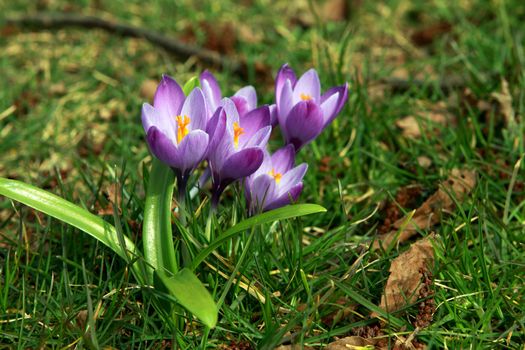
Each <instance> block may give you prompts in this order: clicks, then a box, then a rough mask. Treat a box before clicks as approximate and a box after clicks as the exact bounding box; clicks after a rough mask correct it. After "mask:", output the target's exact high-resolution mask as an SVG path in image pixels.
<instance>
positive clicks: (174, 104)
mask: <svg viewBox="0 0 525 350" xmlns="http://www.w3.org/2000/svg"><path fill="white" fill-rule="evenodd" d="M184 98H185V96H184V92H182V88H181V87H180V85H179V84H178V83H177V82H176V81H175V79H173V78H171V77H170V76H167V75H163V76H162V80H161V81H160V84H159V86H158V87H157V91H155V96H154V97H153V107H155V109H156V110H158V111H159V112H160V114H161V116H162V117H163V118H175V117H176V116H177V115H179V112H180V110H181V108H182V103H183V102H184Z"/></svg>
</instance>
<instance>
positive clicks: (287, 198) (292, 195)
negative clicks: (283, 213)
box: [264, 182, 303, 211]
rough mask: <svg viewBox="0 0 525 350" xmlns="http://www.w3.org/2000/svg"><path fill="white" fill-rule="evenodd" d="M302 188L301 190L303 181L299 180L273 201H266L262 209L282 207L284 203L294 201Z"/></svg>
mask: <svg viewBox="0 0 525 350" xmlns="http://www.w3.org/2000/svg"><path fill="white" fill-rule="evenodd" d="M302 190H303V183H302V182H300V183H298V184H297V185H295V186H293V187H292V188H290V189H289V190H288V191H286V192H285V193H284V194H282V195H280V196H279V197H277V198H275V199H274V200H273V201H271V202H267V203H266V204H265V206H264V210H265V211H267V210H272V209H277V208H280V207H284V206H285V205H288V204H290V202H291V201H292V202H296V201H297V199H298V198H299V195H300V194H301V191H302Z"/></svg>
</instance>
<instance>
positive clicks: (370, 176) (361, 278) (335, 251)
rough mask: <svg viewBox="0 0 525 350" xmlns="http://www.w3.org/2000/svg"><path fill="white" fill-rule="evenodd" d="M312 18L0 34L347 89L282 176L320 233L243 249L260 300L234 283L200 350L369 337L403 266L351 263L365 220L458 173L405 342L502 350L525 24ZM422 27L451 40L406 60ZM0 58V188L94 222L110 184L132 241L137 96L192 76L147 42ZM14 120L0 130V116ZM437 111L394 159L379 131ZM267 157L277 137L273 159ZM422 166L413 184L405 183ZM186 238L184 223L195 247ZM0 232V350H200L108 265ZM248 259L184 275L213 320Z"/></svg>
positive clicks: (100, 7)
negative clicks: (430, 313) (311, 78)
mask: <svg viewBox="0 0 525 350" xmlns="http://www.w3.org/2000/svg"><path fill="white" fill-rule="evenodd" d="M323 4H324V3H323V2H319V3H315V4H314V5H312V4H309V3H307V2H293V3H292V4H290V3H289V2H286V1H282V2H277V3H273V2H270V1H263V0H258V1H257V0H254V1H242V2H240V3H234V2H230V1H220V2H219V1H202V2H190V1H178V2H171V1H157V2H154V3H150V4H145V3H144V2H139V1H111V2H109V1H87V0H86V1H76V2H74V3H68V2H66V1H54V0H41V1H7V0H0V8H2V9H4V11H2V13H3V15H2V16H4V15H6V16H7V15H20V14H24V13H34V12H36V11H67V12H75V13H76V12H80V13H84V14H91V15H96V16H100V17H103V18H106V19H114V20H118V21H121V22H126V23H130V24H133V25H137V26H141V27H145V28H149V29H153V30H157V31H159V32H162V33H163V34H165V35H167V36H170V37H173V38H182V39H184V40H187V41H190V42H193V43H196V44H198V45H203V46H213V45H214V44H220V45H222V46H225V48H224V49H223V50H224V51H227V52H228V51H233V52H235V53H237V54H239V55H243V56H244V57H245V58H246V59H247V60H248V62H258V63H263V64H265V65H266V66H267V67H268V68H267V69H268V72H269V74H270V75H271V76H273V75H274V74H275V73H276V71H277V69H278V68H279V67H280V65H281V64H282V63H284V62H288V63H289V64H290V65H291V66H292V67H294V68H295V69H296V71H297V72H303V71H304V70H306V69H308V68H310V67H315V68H316V69H317V70H318V71H319V73H320V76H321V81H322V85H323V87H324V88H325V89H326V88H328V87H329V86H332V85H335V84H341V83H343V82H344V81H348V82H349V84H350V95H349V102H348V104H347V106H346V107H345V109H344V110H343V112H342V113H341V115H340V116H339V117H338V119H337V120H336V121H335V122H334V124H333V125H332V126H330V127H329V128H327V130H325V132H324V133H323V134H322V135H321V136H320V137H319V138H318V140H316V142H315V143H314V144H313V145H311V146H308V147H306V148H305V149H304V150H303V151H301V153H300V155H299V159H298V162H301V161H307V162H308V163H309V167H310V170H309V172H308V174H307V176H306V179H305V190H304V192H303V195H302V197H301V201H302V202H312V203H318V204H321V205H323V206H325V207H326V208H327V209H328V212H327V213H326V214H323V215H316V216H315V217H307V218H304V219H301V220H295V221H290V222H283V223H279V224H275V225H272V226H271V227H265V228H264V229H261V232H260V233H259V234H258V235H257V236H255V238H254V242H253V244H252V245H251V246H250V248H249V249H250V251H249V255H248V256H250V257H251V258H250V259H248V260H247V261H245V262H244V263H243V264H242V265H241V266H239V268H240V273H241V274H242V275H243V276H244V277H243V278H244V281H245V282H247V283H251V284H253V285H254V286H255V287H256V288H257V290H258V292H259V293H260V294H259V295H260V296H259V298H256V297H254V296H253V295H250V294H249V293H247V292H246V291H245V290H244V289H243V288H242V287H241V286H240V285H239V284H238V283H237V282H235V283H234V284H233V287H232V288H231V289H230V290H229V291H228V292H227V293H226V294H224V304H223V306H222V309H221V315H220V321H219V325H218V327H217V328H216V329H214V330H212V331H211V333H210V334H209V337H208V340H207V346H208V347H217V346H220V344H231V342H232V341H233V342H238V341H243V342H248V343H250V344H258V346H259V347H260V348H263V347H266V348H272V347H273V346H276V345H278V344H281V343H285V342H287V341H290V339H292V338H293V340H294V341H295V342H299V343H307V344H309V345H313V346H317V345H323V344H327V343H329V342H331V341H333V340H334V337H342V336H345V335H350V334H352V332H355V330H356V329H357V328H358V327H362V326H366V325H370V324H373V323H374V322H375V321H374V320H370V319H369V317H368V315H369V314H370V311H371V310H373V309H374V305H376V304H378V303H379V300H380V297H381V293H382V291H383V288H384V285H385V283H386V279H387V278H388V269H389V266H390V262H391V261H392V259H393V258H395V257H396V256H397V255H398V254H399V252H401V251H403V250H404V249H405V246H406V244H405V245H401V246H400V247H398V248H396V249H394V250H392V251H390V252H372V251H369V250H368V249H367V246H368V242H369V241H370V240H371V239H372V238H374V237H375V236H376V234H377V231H378V229H379V228H380V227H381V225H382V223H383V221H384V219H385V216H386V213H385V211H384V210H382V209H381V208H382V205H384V203H385V202H388V201H392V200H393V199H394V198H395V195H396V193H398V192H399V191H400V189H401V188H402V187H404V186H407V185H418V186H421V194H420V195H419V196H418V197H417V198H415V199H414V200H415V203H413V204H412V207H410V208H405V209H406V210H410V209H413V208H416V207H417V205H418V204H419V203H421V202H422V200H424V198H426V197H428V196H429V195H430V194H431V193H433V192H434V191H435V189H436V188H437V186H438V183H439V181H440V180H443V179H445V178H446V176H447V174H448V172H449V171H450V170H451V169H454V168H458V167H467V168H470V169H474V170H475V171H476V173H477V179H478V183H477V185H476V187H475V189H474V190H473V191H472V193H471V194H470V196H469V197H468V199H467V200H465V201H463V202H462V203H458V204H459V205H458V207H457V208H456V210H454V211H453V212H451V213H449V215H446V216H444V217H443V220H442V222H441V224H440V225H439V226H438V227H436V228H435V231H436V232H437V233H439V235H440V237H441V244H440V245H438V246H437V247H436V257H437V258H436V264H435V268H434V271H433V273H434V278H435V285H434V288H435V297H434V299H435V303H436V305H437V310H436V311H435V314H434V321H433V322H432V323H431V325H430V326H429V327H427V328H426V329H424V330H422V331H421V332H420V333H419V334H418V335H417V339H418V340H419V341H420V342H421V343H425V344H428V345H429V346H430V347H434V348H441V347H445V346H448V348H462V347H467V346H472V347H473V348H491V349H492V348H520V346H522V345H521V344H522V343H523V342H525V336H524V332H525V328H524V322H525V312H524V311H525V310H524V309H525V301H524V300H523V295H524V277H523V276H525V251H524V249H523V248H524V243H525V239H524V233H525V232H524V229H523V225H524V223H525V209H524V206H523V204H524V203H525V201H524V194H525V193H524V190H523V182H521V179H522V176H523V175H522V174H523V170H521V169H518V181H517V185H516V186H514V187H513V188H510V187H509V186H510V182H511V177H512V176H511V175H512V171H513V168H514V165H515V164H516V162H517V161H518V159H519V158H520V157H521V156H522V155H523V154H524V152H525V150H524V137H523V132H524V128H523V119H522V116H523V113H524V109H525V108H524V103H525V81H524V79H525V74H524V73H525V71H524V67H525V55H524V45H523V43H524V37H525V27H524V26H523V23H524V19H525V5H524V4H523V3H522V2H521V1H518V0H515V1H428V2H427V1H412V2H410V1H401V0H398V1H387V2H381V3H379V2H363V3H360V2H359V1H350V2H348V4H349V5H348V9H347V16H346V18H344V19H341V20H334V19H330V18H327V14H326V13H327V11H326V7H325V5H323ZM323 9H324V10H323ZM437 23H447V24H449V26H450V27H449V29H448V30H445V31H444V32H443V33H438V34H434V35H433V36H432V35H431V40H430V42H428V43H425V45H423V43H422V42H421V40H420V41H418V37H417V34H418V33H419V35H422V34H421V33H422V31H423V32H424V31H425V30H427V31H428V28H432V27H433V26H434V27H435V26H436V24H437ZM210 28H211V29H210ZM214 31H217V32H227V33H228V32H231V33H233V34H230V35H229V36H228V37H230V38H231V37H234V40H233V41H232V43H228V42H227V40H226V39H223V38H222V37H220V36H219V37H218V38H216V39H215V41H216V42H214V41H213V40H211V39H210V36H211V34H212V33H213V32H214ZM414 35H415V36H414ZM0 48H1V51H0V72H1V78H2V79H0V116H1V117H0V155H1V156H0V175H1V176H4V177H10V178H16V179H19V180H23V181H27V182H30V183H32V184H35V185H37V186H40V187H43V188H46V189H49V190H51V191H52V192H54V193H56V194H59V195H61V196H63V197H65V198H67V199H69V200H72V201H74V202H76V203H81V204H82V205H83V206H84V207H86V208H88V209H89V210H91V211H93V212H103V209H104V208H107V206H108V203H109V198H108V197H110V196H112V194H113V195H114V191H112V184H114V183H118V184H119V188H120V190H118V191H117V192H119V194H121V197H122V201H121V205H120V207H121V213H122V217H123V218H126V220H124V221H123V230H124V232H125V233H127V234H129V235H130V236H131V237H133V239H135V240H140V222H141V220H142V216H141V215H142V214H141V213H142V207H143V198H144V181H146V180H143V175H144V169H145V168H147V166H148V165H149V163H150V161H151V156H150V155H149V152H148V149H147V146H146V143H145V142H144V135H143V130H142V127H141V125H140V118H139V116H140V106H141V104H142V102H144V101H146V100H147V98H148V97H147V96H148V91H147V89H146V88H145V86H146V85H147V84H145V82H146V81H148V80H151V79H154V80H158V79H159V77H160V75H161V74H162V73H168V74H170V75H172V76H174V77H176V79H177V80H178V81H185V80H186V79H188V78H190V77H191V76H194V75H196V74H198V73H199V72H200V71H201V70H202V69H203V67H201V66H199V65H198V63H197V61H196V60H194V59H189V60H185V61H181V60H177V59H176V58H174V57H172V56H170V55H169V54H167V53H165V52H164V51H163V50H161V49H158V48H156V47H154V46H152V45H151V44H149V43H148V42H146V41H144V40H141V39H129V38H124V39H123V38H121V37H119V36H116V35H114V34H108V33H105V32H102V31H99V30H84V29H83V30H80V29H71V28H68V29H61V30H55V31H29V30H28V31H19V30H13V29H12V28H8V27H4V28H3V29H2V31H1V34H0ZM214 73H216V74H217V77H218V79H219V81H220V83H221V85H222V88H223V92H224V93H225V94H228V93H233V92H234V91H236V90H237V89H238V88H239V87H241V86H243V85H245V84H247V83H249V84H257V85H256V87H257V91H258V93H259V98H260V102H266V103H269V102H271V101H272V99H273V95H272V93H273V85H272V84H273V82H272V81H269V82H268V81H262V82H260V81H259V82H258V81H256V80H255V77H254V75H253V74H252V78H251V79H250V80H249V81H243V80H241V79H239V78H238V77H237V76H235V75H232V74H230V73H229V72H227V71H224V72H215V71H214ZM391 78H398V79H402V80H406V81H409V82H410V81H412V79H417V80H418V81H420V84H418V85H415V84H413V85H410V87H409V89H408V90H406V91H403V92H399V91H392V90H391V89H390V88H389V87H388V85H387V84H386V83H385V79H391ZM458 79H459V80H460V81H461V83H462V85H463V86H462V87H460V88H458V89H455V90H453V91H452V92H451V93H446V92H445V91H443V89H440V87H439V84H440V82H444V83H447V82H451V81H455V80H458ZM502 79H504V80H506V81H507V82H508V84H509V90H510V95H511V96H512V106H513V108H514V110H515V111H516V115H517V124H516V125H515V126H514V127H512V128H509V127H507V126H506V124H505V121H504V117H503V114H502V110H501V108H500V106H499V105H498V104H497V103H496V102H495V100H494V97H493V93H498V92H501V89H502ZM467 89H468V91H469V92H466V90H467ZM480 101H481V102H483V103H485V105H486V104H488V105H489V106H490V108H488V110H487V108H485V107H483V103H480ZM11 106H15V107H16V111H14V112H12V113H8V112H5V113H2V112H3V111H7V110H8V109H9V108H11ZM436 108H439V109H440V110H446V111H447V115H448V116H449V117H450V120H449V121H448V122H447V123H446V124H445V125H440V124H435V125H433V126H432V128H429V131H428V132H425V133H424V134H423V136H422V137H420V138H412V137H405V136H403V134H402V132H401V131H400V130H399V128H398V127H397V126H396V121H398V120H399V119H400V118H402V117H405V116H407V115H414V114H417V113H428V112H429V111H432V110H435V109H436ZM280 144H281V140H280V138H279V136H278V135H276V136H275V137H274V138H273V139H272V141H271V146H272V148H273V149H275V148H277V147H279V145H280ZM423 156H424V157H427V158H429V159H430V161H431V164H430V165H429V166H422V165H421V164H420V161H418V157H423ZM420 159H421V158H420ZM145 166H146V167H145ZM519 184H521V185H519ZM518 185H519V186H518ZM509 188H510V189H509ZM108 193H109V194H108ZM229 194H230V195H227V196H225V200H224V203H223V207H222V209H221V210H222V213H223V214H222V216H221V217H222V219H221V220H222V221H221V222H220V223H219V224H220V225H222V227H229V226H231V224H232V223H234V222H235V221H238V220H239V218H240V217H241V216H242V215H244V214H243V210H242V204H241V203H238V199H237V198H236V197H235V196H234V195H233V194H234V191H231V190H230V191H229ZM205 196H206V193H203V194H202V195H201V197H200V198H198V199H197V202H196V203H194V204H195V205H198V203H199V201H200V200H203V199H204V198H205ZM378 207H379V208H380V209H379V210H377V211H376V209H377V208H378ZM405 209H403V210H405ZM505 209H507V211H508V212H509V213H510V214H509V215H508V216H505V215H504V213H505V212H506V211H505ZM109 217H110V216H109ZM363 219H365V220H363ZM202 222H203V219H202V218H201V217H198V218H196V219H195V223H194V224H193V225H194V227H193V230H195V232H200V231H199V230H201V228H200V227H201V226H200V225H201V224H202ZM0 232H1V234H2V235H1V236H0V344H3V345H0V348H2V347H5V348H12V347H14V348H17V347H18V348H24V349H25V348H67V346H68V345H69V346H70V347H71V348H74V347H75V346H77V347H80V348H81V347H88V348H97V347H105V346H110V347H113V348H117V349H125V348H137V349H138V348H140V349H159V348H164V347H169V346H170V344H172V341H173V340H174V339H176V341H177V342H178V343H179V344H180V345H181V346H182V347H187V348H196V347H198V346H201V343H204V342H205V341H204V340H203V338H202V329H201V328H200V327H199V326H198V325H196V324H192V323H188V326H187V328H186V331H185V332H184V333H183V334H173V333H172V332H171V330H170V329H169V328H168V327H167V326H166V325H165V324H163V323H162V322H161V320H160V318H159V317H158V315H156V314H155V313H154V312H153V309H152V306H151V305H150V300H151V292H150V291H147V290H146V291H144V290H141V289H139V288H136V286H135V285H134V281H133V280H131V279H130V277H129V275H128V270H127V269H126V266H125V264H123V262H122V261H120V260H118V259H114V256H113V255H112V254H110V252H109V251H108V250H107V249H105V248H104V247H101V246H99V245H98V244H97V243H96V242H94V241H93V240H92V239H90V238H89V237H86V236H85V235H84V234H82V233H80V232H78V231H76V230H74V229H72V228H70V227H68V226H66V225H63V224H61V223H59V222H57V221H56V220H53V219H50V218H48V217H45V216H42V215H40V214H37V213H34V212H33V211H32V210H30V209H28V208H25V207H23V206H20V205H18V204H17V203H12V202H10V201H8V200H5V199H2V200H1V201H0ZM421 233H422V234H423V235H426V234H428V233H429V232H421ZM246 240H247V236H244V237H240V238H239V239H237V240H235V241H233V242H231V244H229V245H228V246H227V247H223V249H221V251H220V254H221V255H222V256H223V257H225V258H226V260H225V261H223V262H220V261H216V260H214V259H210V260H209V261H208V262H209V264H210V265H209V266H207V267H203V268H202V270H201V271H199V274H200V275H199V277H200V278H201V280H202V281H204V282H206V283H207V285H208V287H209V289H210V290H211V291H213V292H214V295H215V298H216V300H218V299H219V298H220V297H221V295H222V292H223V291H224V287H225V285H226V282H227V278H229V277H230V276H231V275H232V271H233V269H234V267H235V264H236V262H237V261H238V258H239V253H238V252H240V251H242V250H243V247H245V245H246ZM301 242H302V243H303V244H301ZM221 274H222V275H221ZM223 276H226V278H224V277H223ZM233 277H237V276H233ZM261 296H263V297H264V299H265V302H262V301H261V300H262V298H261ZM341 303H342V304H343V305H340V304H341ZM343 307H349V308H351V309H352V310H353V312H352V313H351V314H350V315H348V316H347V317H345V318H344V319H343V320H341V321H339V322H334V323H331V322H328V323H327V322H325V321H323V319H325V317H326V316H327V315H330V314H331V313H333V312H334V311H337V310H339V309H341V308H343ZM416 313H417V307H415V308H411V309H409V310H408V311H407V312H403V313H400V314H396V315H392V316H393V317H398V318H399V319H400V321H401V324H402V326H401V327H394V326H387V327H386V328H385V332H386V333H388V334H398V335H407V334H410V333H411V331H412V330H413V328H414V327H413V326H412V322H413V320H414V317H415V315H416ZM86 329H87V331H86Z"/></svg>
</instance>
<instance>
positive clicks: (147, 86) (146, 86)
mask: <svg viewBox="0 0 525 350" xmlns="http://www.w3.org/2000/svg"><path fill="white" fill-rule="evenodd" d="M158 84H159V82H158V81H156V80H153V79H146V80H144V81H143V82H142V85H141V86H140V96H141V97H142V98H144V99H146V100H148V101H150V102H151V101H153V96H155V91H157V85H158Z"/></svg>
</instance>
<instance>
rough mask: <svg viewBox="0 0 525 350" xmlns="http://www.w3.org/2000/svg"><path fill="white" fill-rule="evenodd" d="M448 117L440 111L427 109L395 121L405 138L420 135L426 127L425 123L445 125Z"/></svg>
mask: <svg viewBox="0 0 525 350" xmlns="http://www.w3.org/2000/svg"><path fill="white" fill-rule="evenodd" d="M448 120H449V118H448V117H447V116H446V115H445V114H444V113H442V112H438V111H429V112H428V113H423V114H422V115H420V116H417V117H415V116H407V117H405V118H401V119H399V120H397V121H396V125H397V127H398V128H400V129H401V130H402V134H403V136H404V137H406V138H417V137H420V136H421V135H422V134H423V133H424V132H425V129H426V126H427V124H430V125H432V124H437V125H442V126H444V125H447V123H448ZM429 122H430V123H429Z"/></svg>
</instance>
